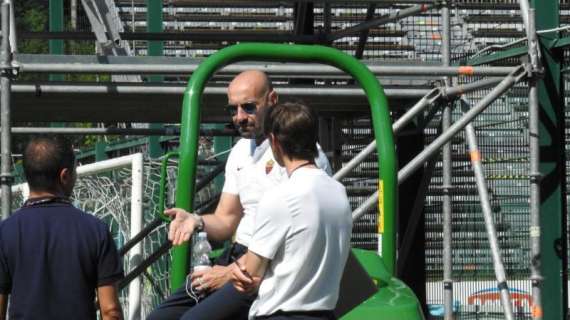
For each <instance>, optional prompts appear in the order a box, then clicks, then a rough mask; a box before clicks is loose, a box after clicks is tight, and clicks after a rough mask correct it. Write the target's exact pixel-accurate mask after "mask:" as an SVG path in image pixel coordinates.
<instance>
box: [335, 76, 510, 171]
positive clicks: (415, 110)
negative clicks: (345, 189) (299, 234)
mask: <svg viewBox="0 0 570 320" xmlns="http://www.w3.org/2000/svg"><path fill="white" fill-rule="evenodd" d="M502 80H503V79H502V78H489V79H484V80H480V81H476V82H473V83H469V84H465V85H458V86H455V87H449V88H447V87H446V88H435V89H432V90H431V91H429V92H428V93H427V94H426V95H425V96H423V97H422V98H421V99H420V100H419V101H418V102H417V103H416V104H415V105H414V106H413V107H411V108H410V109H409V110H408V111H406V113H404V115H402V116H401V117H400V118H398V120H396V122H395V123H394V125H393V127H392V128H393V130H394V133H397V132H398V131H399V130H400V129H402V128H403V127H405V126H406V125H407V124H408V123H409V122H410V121H412V120H413V119H414V118H415V117H416V116H417V115H418V114H419V113H420V112H422V111H423V110H424V109H425V108H426V107H428V106H431V105H433V104H434V103H435V102H436V101H437V100H438V99H439V98H441V97H442V96H444V97H446V98H452V97H455V96H457V95H461V94H464V93H466V92H471V91H475V90H480V89H484V88H489V87H492V86H494V85H497V84H498V83H500V82H501V81H502ZM386 95H387V96H390V94H388V92H386ZM375 151H376V140H373V141H372V142H370V143H369V144H368V145H367V146H366V147H365V148H364V149H362V150H361V151H360V152H359V153H358V154H357V155H356V156H354V157H353V158H352V159H351V160H350V161H349V162H348V163H346V164H345V165H344V166H343V167H342V168H341V169H340V170H338V171H337V172H336V173H335V175H334V176H333V177H334V178H335V179H337V180H340V179H342V178H344V177H345V176H346V175H347V174H349V173H350V172H351V171H352V170H354V168H356V167H357V166H358V165H359V164H360V163H361V162H362V161H364V160H365V159H366V157H368V156H370V155H371V154H372V153H373V152H375Z"/></svg>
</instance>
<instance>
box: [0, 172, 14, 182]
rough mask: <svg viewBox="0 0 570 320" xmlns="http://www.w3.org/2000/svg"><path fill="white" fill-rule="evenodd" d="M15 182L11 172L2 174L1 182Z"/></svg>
mask: <svg viewBox="0 0 570 320" xmlns="http://www.w3.org/2000/svg"><path fill="white" fill-rule="evenodd" d="M12 183H14V177H13V176H12V175H11V174H0V184H8V185H11V184H12Z"/></svg>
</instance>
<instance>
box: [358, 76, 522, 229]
mask: <svg viewBox="0 0 570 320" xmlns="http://www.w3.org/2000/svg"><path fill="white" fill-rule="evenodd" d="M526 75H527V70H526V69H525V67H524V66H519V67H517V68H516V69H515V71H513V72H512V73H511V74H510V75H508V76H507V77H506V78H505V79H503V80H502V81H501V82H500V83H499V84H498V85H497V86H496V87H495V88H494V89H493V90H491V92H489V93H488V94H487V95H486V96H485V97H483V98H482V99H481V100H479V102H477V104H476V105H475V106H474V107H473V108H471V109H470V110H469V111H468V112H467V113H465V114H464V115H463V116H462V117H461V118H460V119H458V120H457V121H456V122H455V123H453V124H452V125H451V126H450V127H449V130H447V131H446V132H442V133H441V135H440V136H439V137H437V138H436V139H435V140H434V141H433V142H432V143H431V144H429V145H428V146H426V147H425V148H424V150H423V151H422V152H420V153H419V154H418V155H417V156H416V157H415V158H414V159H412V160H411V161H410V162H409V163H408V164H406V166H404V168H402V169H401V170H400V171H398V184H400V183H402V182H403V181H405V180H406V179H407V178H408V177H409V176H410V175H411V174H412V173H414V171H415V170H417V169H418V168H419V167H420V166H422V165H423V164H424V163H425V162H426V161H428V160H429V159H430V158H431V157H433V156H434V155H435V154H436V153H437V152H438V151H439V149H440V148H441V147H442V146H443V145H444V144H445V143H447V142H448V141H449V140H451V139H452V138H453V137H454V136H455V135H456V134H457V133H458V132H459V131H460V130H462V129H463V128H465V126H466V125H467V124H468V123H469V122H471V121H473V119H475V117H476V116H477V115H479V114H480V113H481V112H483V111H485V109H487V107H488V106H489V105H490V104H491V103H493V101H495V100H496V99H497V98H498V97H500V96H501V95H502V94H503V93H505V91H507V90H508V89H510V88H511V87H512V86H513V85H515V84H516V83H517V82H519V81H521V80H522V79H524V78H525V77H526ZM377 204H378V191H376V192H375V193H374V194H373V195H372V196H370V197H369V198H368V199H366V200H365V201H364V203H362V204H361V205H360V206H359V207H358V208H356V209H355V210H354V211H353V212H352V219H353V221H356V220H358V219H359V218H360V217H361V216H363V215H364V214H365V213H366V211H368V210H369V209H370V208H372V207H373V206H374V205H377Z"/></svg>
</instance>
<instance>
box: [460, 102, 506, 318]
mask: <svg viewBox="0 0 570 320" xmlns="http://www.w3.org/2000/svg"><path fill="white" fill-rule="evenodd" d="M461 104H462V108H463V112H467V111H469V107H470V104H469V103H468V102H466V101H465V100H464V99H462V100H461ZM465 136H466V138H467V143H468V145H469V155H470V157H471V166H472V168H473V173H474V174H475V182H476V183H477V191H478V193H479V199H480V202H481V209H482V210H483V218H484V219H485V229H486V230H487V238H488V239H489V245H490V247H491V255H492V258H493V267H494V269H495V276H496V278H497V287H498V288H499V291H500V294H501V303H502V304H503V311H504V313H505V319H507V320H513V319H514V316H513V306H512V304H511V297H510V294H509V286H508V285H507V275H506V273H505V267H504V265H503V259H502V258H501V251H500V250H499V242H498V241H497V230H496V229H495V222H494V221H493V211H492V210H491V203H490V201H489V192H488V190H487V184H486V182H485V175H484V173H483V166H482V164H481V152H480V151H479V147H478V146H477V136H476V135H475V129H474V128H473V124H471V123H469V124H468V125H467V126H465Z"/></svg>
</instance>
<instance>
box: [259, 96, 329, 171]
mask: <svg viewBox="0 0 570 320" xmlns="http://www.w3.org/2000/svg"><path fill="white" fill-rule="evenodd" d="M263 133H264V134H265V136H266V137H269V134H273V136H275V139H276V140H277V141H278V142H279V144H280V145H281V147H282V148H283V152H284V153H285V155H286V156H289V157H291V158H297V159H304V160H309V161H314V159H315V157H317V155H318V151H317V134H318V125H317V116H316V114H315V113H314V112H313V110H311V109H310V108H309V107H307V106H306V105H305V104H303V103H300V102H285V103H279V104H277V105H275V106H273V107H269V108H267V110H265V113H264V114H263Z"/></svg>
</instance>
